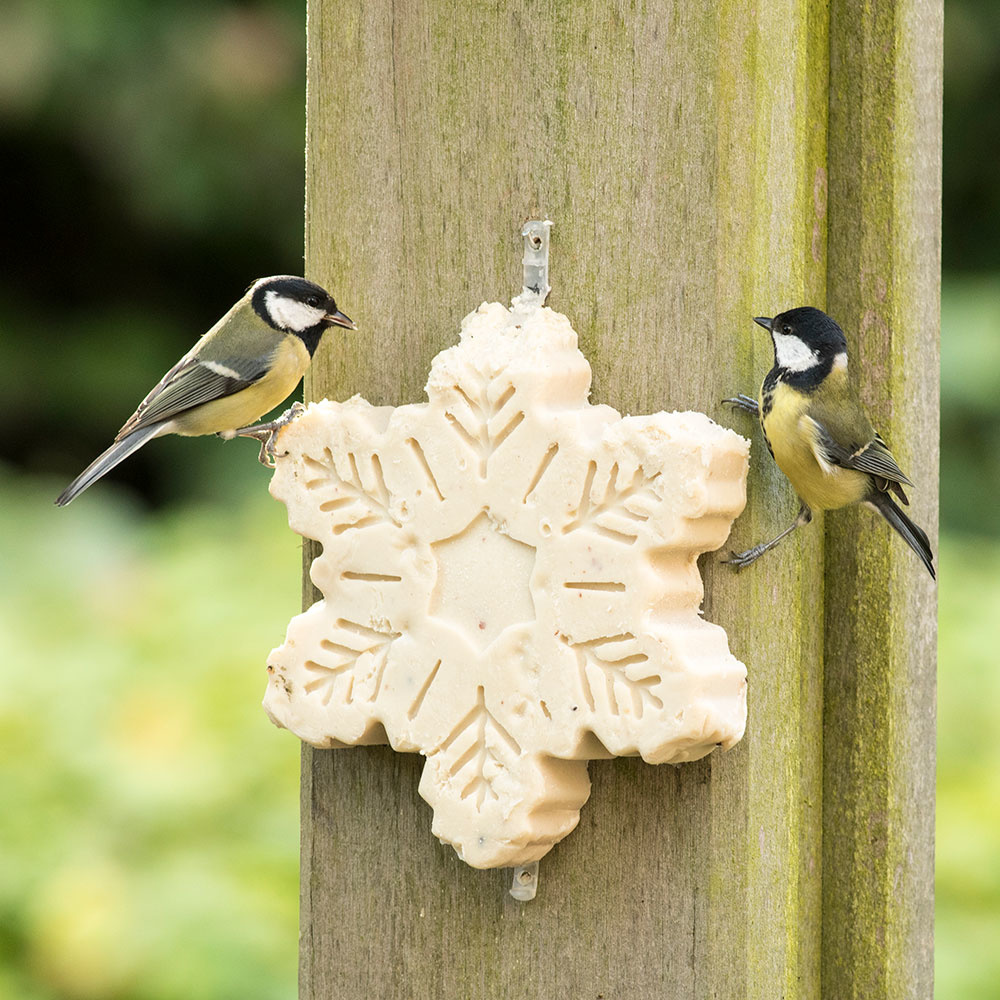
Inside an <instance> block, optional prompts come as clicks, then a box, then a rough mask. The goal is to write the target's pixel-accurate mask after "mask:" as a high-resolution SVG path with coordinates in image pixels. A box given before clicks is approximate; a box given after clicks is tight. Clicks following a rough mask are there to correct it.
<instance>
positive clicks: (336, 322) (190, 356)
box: [56, 274, 356, 507]
mask: <svg viewBox="0 0 1000 1000" xmlns="http://www.w3.org/2000/svg"><path fill="white" fill-rule="evenodd" d="M330 326H342V327H345V328H346V329H348V330H354V329H356V327H355V325H354V323H353V322H352V321H351V320H350V319H349V318H348V317H347V316H345V315H344V314H343V313H342V312H341V311H340V310H339V309H338V308H337V303H336V302H334V301H333V296H331V295H330V293H329V292H327V291H326V290H325V289H323V288H321V287H320V286H319V285H317V284H315V283H314V282H312V281H307V280H306V279H305V278H297V277H294V276H293V275H288V274H282V275H276V276H274V277H271V278H261V279H260V280H259V281H255V282H254V283H253V284H252V285H251V286H250V288H249V289H247V292H246V294H245V295H244V296H243V298H241V299H240V300H239V302H237V303H236V305H234V306H233V307H232V309H230V310H229V312H227V313H226V315H225V316H223V317H222V319H220V320H219V322H218V323H216V324H215V326H213V327H212V329H211V330H209V331H208V333H206V334H205V335H204V336H203V337H202V338H201V339H200V340H199V341H198V343H197V344H195V345H194V347H192V348H191V350H190V351H188V353H187V354H185V355H184V357H183V358H181V360H180V361H178V362H177V364H176V365H174V367H173V368H171V369H170V371H168V372H167V374H166V375H164V376H163V378H162V379H161V380H160V381H159V382H158V383H157V384H156V386H155V387H154V388H153V389H152V391H151V392H150V393H149V395H148V396H146V398H145V399H144V400H143V401H142V402H141V403H140V404H139V407H138V409H136V411H135V413H133V414H132V416H131V417H129V418H128V420H126V421H125V425H124V426H123V427H122V429H121V430H120V431H119V432H118V434H117V435H116V436H115V442H114V444H113V445H111V447H110V448H108V450H107V451H105V452H104V453H103V454H101V455H99V456H98V457H97V458H95V459H94V461H93V462H91V463H90V465H88V466H87V468H86V469H84V470H83V472H81V473H80V475H79V476H77V477H76V479H74V480H73V482H71V483H70V484H69V486H67V487H66V489H65V490H63V492H62V493H61V494H60V495H59V497H58V499H57V500H56V505H57V506H59V507H64V506H65V505H66V504H68V503H69V502H70V501H71V500H72V499H73V498H74V497H76V496H79V494H81V493H82V492H83V491H84V490H85V489H87V487H88V486H90V485H92V484H93V483H95V482H97V480H98V479H100V478H101V476H103V475H105V473H107V472H109V471H110V470H111V469H113V468H114V467H115V466H116V465H117V464H118V463H119V462H121V461H123V460H124V459H126V458H128V456H129V455H131V454H132V453H133V452H134V451H136V450H138V449H139V448H141V447H142V446H143V445H144V444H145V443H146V442H147V441H150V440H151V439H152V438H155V437H159V436H160V435H161V434H181V435H184V436H186V437H193V436H196V435H200V434H220V435H222V436H223V437H232V436H234V435H236V434H241V433H247V434H248V435H249V436H254V437H259V431H260V429H261V428H254V427H249V426H248V425H249V424H252V423H253V422H254V421H255V420H257V419H258V418H259V417H260V416H261V415H262V414H264V413H267V412H268V410H271V409H273V408H274V407H276V406H277V405H278V404H279V403H281V402H282V401H283V400H284V399H286V398H287V397H288V396H289V394H290V393H291V392H292V390H293V389H294V388H295V387H296V385H298V383H299V379H300V378H302V376H303V374H304V373H305V370H306V369H307V368H308V367H309V362H310V361H311V360H312V356H313V354H314V353H315V351H316V348H317V347H318V346H319V342H320V338H321V337H322V336H323V333H324V332H325V331H326V330H327V329H328V328H329V327H330ZM263 426H264V425H262V427H263Z"/></svg>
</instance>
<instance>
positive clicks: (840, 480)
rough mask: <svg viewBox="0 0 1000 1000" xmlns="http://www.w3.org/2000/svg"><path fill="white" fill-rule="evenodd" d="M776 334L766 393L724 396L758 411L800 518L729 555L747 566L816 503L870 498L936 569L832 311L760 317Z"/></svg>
mask: <svg viewBox="0 0 1000 1000" xmlns="http://www.w3.org/2000/svg"><path fill="white" fill-rule="evenodd" d="M754 322H755V323H758V324H759V325H760V326H762V327H764V329H765V330H767V331H768V332H769V333H770V334H771V339H772V340H773V341H774V367H773V368H772V369H771V370H770V371H769V372H768V373H767V375H766V376H765V378H764V382H763V384H762V385H761V387H760V398H759V400H758V401H756V402H755V401H754V400H753V399H751V398H750V397H749V396H744V395H742V394H741V395H739V396H737V397H735V398H732V399H727V400H725V402H727V403H730V404H732V405H734V406H736V407H739V408H740V409H743V410H746V411H747V412H748V413H753V414H755V415H757V416H759V418H760V426H761V428H762V429H763V431H764V440H765V441H766V442H767V447H768V451H770V452H771V456H772V457H773V458H774V460H775V462H777V463H778V468H779V469H781V471H782V472H783V473H784V474H785V475H786V476H787V477H788V479H789V481H790V482H791V484H792V486H793V487H794V489H795V492H796V493H797V494H798V495H799V501H800V503H801V505H802V506H801V508H800V509H799V514H798V517H797V518H796V519H795V522H794V523H793V524H792V525H791V526H790V527H788V528H786V529H785V530H784V531H782V532H781V534H780V535H778V536H777V537H776V538H773V539H771V541H769V542H762V543H761V544H760V545H755V546H754V547H753V548H752V549H748V550H747V551H746V552H739V553H734V554H732V555H731V556H730V557H729V558H728V559H726V560H724V562H727V563H730V564H731V565H733V566H735V567H736V568H737V569H742V568H743V567H744V566H749V565H750V563H752V562H753V561H754V560H755V559H757V558H759V557H760V556H762V555H763V554H764V553H765V552H767V551H768V550H769V549H773V548H774V546H775V545H777V544H778V542H780V541H781V539H783V538H784V537H785V536H786V535H789V534H791V532H793V531H794V530H795V529H796V528H798V527H799V526H800V525H803V524H808V523H809V522H810V521H811V520H812V512H813V511H814V510H836V509H837V508H840V507H846V506H847V505H848V504H852V503H864V504H867V505H868V506H870V507H873V508H874V509H875V510H877V511H878V512H879V513H880V514H881V515H882V516H883V517H884V518H885V519H886V520H887V521H888V522H889V524H891V525H892V527H893V528H895V529H896V531H897V532H899V534H900V535H901V536H902V537H903V539H904V540H905V541H906V544H907V545H909V546H910V548H911V549H913V551H914V552H916V554H917V555H918V556H920V559H921V560H922V561H923V564H924V565H925V566H926V567H927V571H928V572H929V573H930V575H931V576H932V577H933V576H934V562H933V556H932V554H931V545H930V542H929V541H928V539H927V535H926V534H925V533H924V532H923V531H922V530H921V529H920V528H919V527H918V526H917V525H915V524H914V523H913V522H912V521H911V520H910V519H909V518H908V517H907V516H906V515H905V514H904V513H903V512H902V510H900V508H899V507H898V505H897V504H896V503H895V501H894V500H893V499H892V496H891V495H890V494H895V495H896V496H897V497H898V498H899V499H900V500H901V501H902V502H903V503H904V504H909V502H910V501H909V500H908V499H907V496H906V494H905V493H904V492H903V486H904V485H906V486H912V485H913V483H911V482H910V480H909V479H907V478H906V476H904V475H903V473H902V472H901V471H900V469H899V466H898V465H897V464H896V460H895V459H894V458H893V457H892V454H891V453H890V451H889V449H888V448H887V447H886V444H885V442H884V441H883V440H882V438H881V437H879V435H878V434H877V433H876V432H875V429H874V428H873V427H872V425H871V422H870V421H869V420H868V416H867V414H866V413H865V410H864V407H863V406H862V405H861V400H860V399H859V398H858V393H857V389H856V388H855V384H854V382H853V380H852V379H851V378H850V377H849V374H848V365H847V338H846V337H845V336H844V331H843V330H841V328H840V327H839V326H838V325H837V324H836V323H835V322H834V321H833V320H832V319H831V318H830V317H829V316H827V315H826V313H824V312H822V311H820V310H819V309H814V308H812V307H811V306H803V307H801V308H799V309H790V310H788V312H783V313H781V315H779V316H775V317H774V318H773V319H769V318H768V317H766V316H757V317H756V318H755V319H754Z"/></svg>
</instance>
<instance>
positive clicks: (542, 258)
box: [521, 219, 552, 305]
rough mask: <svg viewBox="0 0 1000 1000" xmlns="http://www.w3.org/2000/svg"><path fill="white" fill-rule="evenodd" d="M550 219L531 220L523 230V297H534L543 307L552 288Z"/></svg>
mask: <svg viewBox="0 0 1000 1000" xmlns="http://www.w3.org/2000/svg"><path fill="white" fill-rule="evenodd" d="M551 228H552V223H551V222H550V221H549V220H548V219H544V220H542V219H530V220H529V221H528V222H526V223H525V224H524V227H523V228H522V229H521V235H522V236H523V237H524V257H523V258H522V263H523V265H524V289H523V291H522V293H521V294H522V296H523V297H524V298H528V297H529V296H531V297H534V298H535V299H536V300H537V302H536V303H535V304H537V305H541V304H542V303H543V302H544V301H545V296H546V295H548V294H549V292H550V291H551V288H552V286H551V285H550V284H549V230H551Z"/></svg>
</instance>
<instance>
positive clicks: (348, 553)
mask: <svg viewBox="0 0 1000 1000" xmlns="http://www.w3.org/2000/svg"><path fill="white" fill-rule="evenodd" d="M589 375H590V372H589V366H588V365H587V363H586V360H585V359H584V358H583V356H582V355H581V354H580V352H579V351H578V350H577V348H576V336H575V334H574V333H573V331H572V329H571V328H570V327H569V324H568V322H567V321H566V320H565V317H560V316H559V315H558V314H556V313H552V312H551V311H550V310H548V309H541V310H536V311H535V312H534V313H530V314H524V313H520V314H519V313H517V312H513V313H511V312H508V311H507V310H506V309H504V308H503V307H502V306H499V305H492V306H483V307H481V309H480V310H478V311H477V312H476V313H474V314H473V315H472V316H470V317H469V318H468V319H467V320H466V323H465V324H464V329H463V339H462V341H461V343H460V344H459V345H458V346H456V347H453V348H451V349H450V350H448V351H445V352H443V353H442V354H440V355H438V357H437V358H436V359H435V361H434V365H433V367H432V370H431V376H430V379H429V382H428V387H427V392H428V397H429V401H428V402H427V403H423V404H412V405H408V406H401V407H398V408H395V409H391V408H388V407H380V408H376V407H372V406H370V405H369V404H367V403H366V402H364V400H360V399H353V400H349V401H348V402H346V403H332V402H323V403H320V404H312V405H311V406H310V407H309V408H308V409H307V411H306V413H305V414H304V415H303V416H302V417H301V418H300V419H299V420H297V421H296V422H295V423H293V424H292V425H290V426H289V427H287V428H286V429H285V430H283V431H282V433H281V437H280V441H279V448H278V460H277V469H276V472H275V478H274V482H273V484H272V492H273V493H274V494H275V496H277V497H279V499H282V500H283V501H284V502H285V503H286V505H287V506H288V510H289V522H290V524H291V525H292V527H293V528H294V529H295V530H297V531H299V532H300V533H301V534H303V535H306V536H308V537H311V538H315V539H317V540H320V541H321V542H322V544H323V552H322V554H321V555H320V556H319V557H318V558H317V559H316V560H315V561H314V563H313V566H312V578H313V581H314V582H315V584H316V586H317V587H319V589H320V590H321V591H322V593H323V595H324V597H323V600H322V601H320V602H318V603H317V604H315V605H313V607H311V608H310V609H309V610H308V611H306V612H305V613H303V614H302V615H300V616H298V617H297V618H296V619H294V620H293V621H292V623H291V625H290V626H289V630H288V636H287V638H286V641H285V644H284V645H283V646H281V647H280V648H279V649H277V650H275V651H274V653H273V654H272V657H271V660H270V670H271V676H272V682H271V684H270V685H269V688H268V692H267V695H266V697H265V707H266V709H267V711H268V713H269V714H270V715H271V717H272V718H273V719H274V720H275V721H276V722H277V723H278V724H280V725H283V726H287V727H288V728H290V729H292V730H293V731H294V732H295V733H297V734H298V735H299V736H300V737H301V738H303V739H305V740H307V741H309V742H311V743H314V744H316V745H318V746H340V745H344V744H353V743H368V742H380V741H384V740H388V741H389V742H390V743H391V744H392V746H393V747H395V748H396V749H397V750H403V751H410V752H420V753H422V754H423V755H424V756H425V757H426V763H425V767H424V773H423V777H422V779H421V784H420V791H421V794H422V795H423V796H424V797H425V798H426V799H427V800H428V801H429V802H430V803H431V805H432V806H433V808H434V825H433V829H434V832H435V833H436V834H437V835H438V836H439V837H440V838H442V839H443V840H445V841H447V842H449V843H451V844H453V845H454V846H455V848H456V849H457V850H458V851H459V852H460V854H461V855H462V857H463V858H464V859H465V860H467V861H468V862H469V863H470V864H474V865H477V866H480V867H490V866H496V865H509V864H520V863H525V862H527V861H531V860H534V859H536V858H538V857H540V856H541V855H543V854H544V853H545V852H546V851H547V850H548V849H549V848H550V847H551V846H552V844H553V843H555V842H556V841H557V840H559V839H560V838H561V837H563V836H565V834H566V833H568V832H569V830H571V829H572V828H573V826H574V825H575V824H576V822H577V820H578V818H579V808H580V806H581V805H582V803H583V802H584V801H585V799H586V797H587V795H588V793H589V780H588V777H587V767H586V761H587V759H588V758H589V757H592V756H595V755H598V756H606V755H609V754H630V755H632V754H640V755H642V756H643V757H644V758H646V759H647V760H649V761H653V762H662V761H672V760H687V759H693V758H695V757H698V756H702V755H703V754H705V753H708V752H709V751H710V750H711V749H713V748H714V747H715V746H716V745H717V744H722V745H726V746H728V745H731V744H732V743H733V742H734V741H735V740H736V739H738V738H739V736H740V735H741V734H742V729H743V724H744V718H745V680H744V678H745V670H744V668H743V666H742V664H740V663H739V662H738V661H737V660H735V659H734V658H733V657H732V655H731V654H730V653H729V650H728V646H727V643H726V637H725V633H724V632H722V630H721V629H719V628H718V627H717V626H714V625H711V624H709V623H707V622H705V621H704V620H702V619H701V618H700V617H699V611H698V603H699V600H700V579H699V578H698V576H697V568H696V565H695V562H694V556H696V555H697V553H698V552H700V551H704V550H706V549H707V548H710V547H718V546H719V545H721V544H722V543H723V541H724V540H725V537H726V534H727V533H728V525H729V522H730V521H731V520H732V518H733V517H735V516H736V514H737V513H738V512H739V509H741V507H742V503H743V499H744V496H743V477H744V476H745V472H746V443H745V442H744V441H743V439H741V438H739V437H738V436H737V435H735V434H733V433H732V432H731V431H726V430H724V429H722V428H719V427H717V426H716V425H714V424H712V423H711V421H709V420H708V418H706V417H703V416H702V415H700V414H669V415H668V414H656V415H654V416H650V417H628V418H624V419H623V418H622V417H620V416H619V414H617V413H616V412H615V411H613V410H611V409H610V408H609V407H595V406H591V405H590V404H589V403H588V402H587V392H588V388H589ZM672 484H674V485H672ZM696 523H697V524H701V525H702V528H701V529H700V534H698V535H697V536H695V535H691V534H685V532H686V531H687V530H688V529H687V526H688V525H690V524H696ZM685 539H687V541H685ZM678 712H680V714H678Z"/></svg>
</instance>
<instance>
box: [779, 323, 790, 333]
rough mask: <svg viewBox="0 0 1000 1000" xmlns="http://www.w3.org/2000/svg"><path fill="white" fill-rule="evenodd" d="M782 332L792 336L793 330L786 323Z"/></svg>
mask: <svg viewBox="0 0 1000 1000" xmlns="http://www.w3.org/2000/svg"><path fill="white" fill-rule="evenodd" d="M781 332H782V333H787V334H790V333H791V332H792V328H791V327H790V326H789V325H788V324H787V323H785V324H784V325H783V326H782V328H781Z"/></svg>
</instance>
